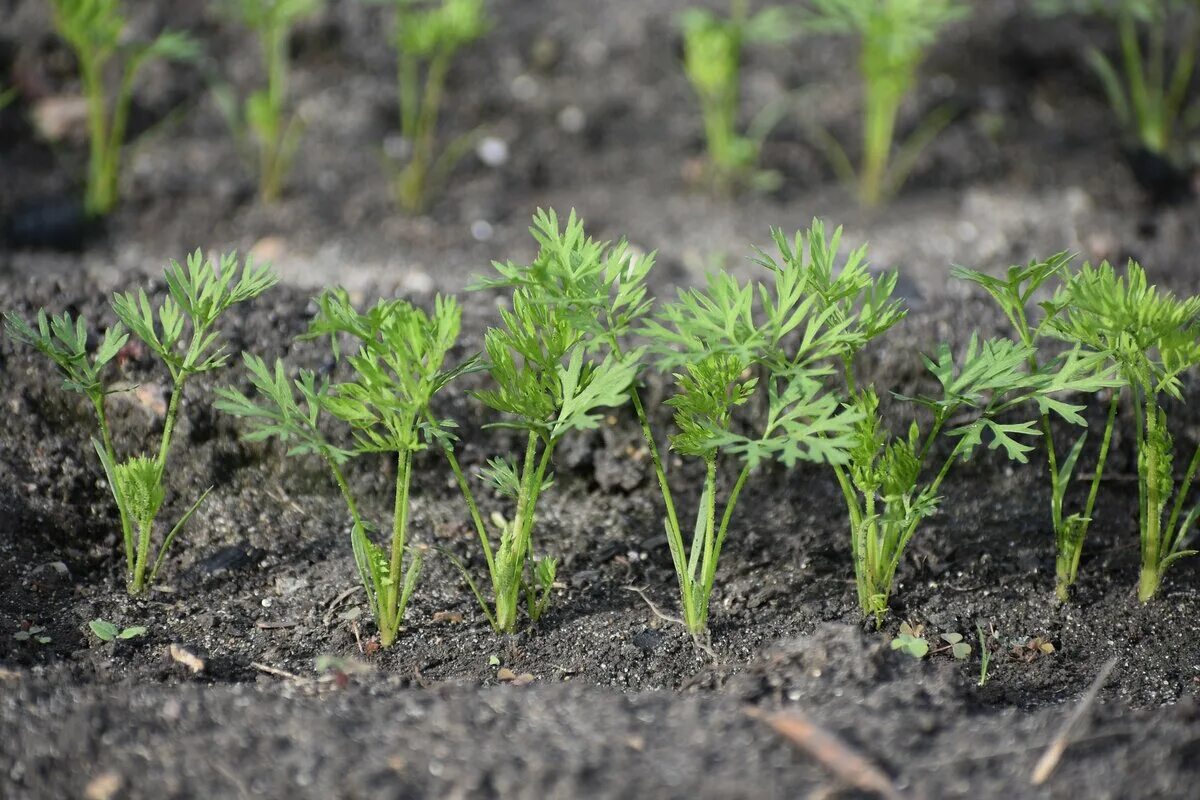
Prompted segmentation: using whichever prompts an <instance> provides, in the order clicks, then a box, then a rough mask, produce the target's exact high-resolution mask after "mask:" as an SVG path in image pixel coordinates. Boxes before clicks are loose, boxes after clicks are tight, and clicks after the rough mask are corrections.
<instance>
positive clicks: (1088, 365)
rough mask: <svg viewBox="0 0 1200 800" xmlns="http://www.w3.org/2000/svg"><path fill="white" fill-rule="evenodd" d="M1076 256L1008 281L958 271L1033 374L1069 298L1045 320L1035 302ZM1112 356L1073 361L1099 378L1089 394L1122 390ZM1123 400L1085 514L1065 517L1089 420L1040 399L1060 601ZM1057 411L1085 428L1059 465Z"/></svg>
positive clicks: (1034, 265) (1038, 264)
mask: <svg viewBox="0 0 1200 800" xmlns="http://www.w3.org/2000/svg"><path fill="white" fill-rule="evenodd" d="M1070 261H1071V257H1070V255H1068V254H1067V253H1059V254H1057V255H1055V256H1052V257H1051V258H1049V259H1047V260H1045V261H1032V262H1030V263H1029V264H1026V265H1025V266H1013V267H1009V269H1008V271H1007V273H1006V274H1005V276H1004V277H1003V278H997V277H993V276H991V275H987V274H985V273H982V272H976V271H974V270H968V269H962V268H958V269H955V270H954V273H953V274H954V276H955V277H957V278H960V279H962V280H966V281H970V282H972V283H975V284H977V285H979V286H981V287H982V288H983V289H984V290H985V291H986V292H987V293H988V294H989V295H991V297H992V299H994V300H995V301H996V304H997V305H998V306H999V307H1000V309H1001V310H1002V311H1003V312H1004V315H1005V316H1006V317H1007V318H1008V321H1009V323H1010V324H1011V325H1012V327H1013V330H1014V331H1015V332H1016V334H1017V338H1018V339H1019V340H1020V342H1021V343H1022V344H1023V345H1024V346H1025V347H1028V348H1030V352H1031V355H1030V358H1029V368H1030V369H1031V370H1033V371H1035V372H1036V371H1038V370H1041V369H1042V366H1043V364H1042V361H1043V356H1042V355H1041V353H1040V351H1039V347H1040V346H1041V344H1042V339H1043V337H1044V336H1045V335H1046V334H1047V329H1048V326H1050V325H1051V324H1052V322H1053V320H1054V318H1055V316H1057V315H1058V314H1059V312H1061V311H1062V310H1063V308H1064V305H1065V303H1064V299H1063V297H1062V295H1061V293H1060V295H1059V296H1058V297H1057V298H1056V299H1055V300H1050V301H1046V302H1042V303H1040V304H1039V306H1038V307H1039V309H1040V311H1041V314H1040V318H1037V319H1035V318H1034V317H1033V311H1032V309H1031V307H1030V306H1031V303H1032V302H1033V299H1034V298H1035V297H1036V296H1037V293H1038V292H1039V290H1041V289H1042V288H1043V286H1045V285H1047V284H1048V283H1049V282H1050V281H1051V280H1055V281H1056V282H1058V284H1059V285H1061V283H1062V282H1063V281H1065V280H1068V279H1069V276H1070ZM1070 341H1071V343H1072V344H1074V345H1076V346H1077V347H1080V348H1084V349H1083V350H1081V351H1080V352H1081V354H1082V353H1083V352H1086V348H1087V343H1085V342H1083V341H1081V340H1079V339H1078V338H1074V337H1071V338H1070ZM1108 361H1109V358H1108V356H1107V353H1104V352H1099V353H1091V354H1090V355H1088V356H1086V357H1085V358H1082V359H1079V360H1076V361H1075V362H1073V363H1074V364H1075V366H1077V367H1079V368H1080V369H1081V370H1082V371H1084V372H1086V371H1088V370H1090V371H1091V372H1092V374H1093V375H1094V377H1095V381H1094V383H1093V384H1092V385H1091V386H1090V387H1083V388H1084V390H1085V391H1092V392H1096V391H1100V390H1102V389H1104V388H1119V387H1120V385H1121V382H1120V381H1119V380H1117V379H1116V378H1115V376H1114V375H1112V372H1113V370H1112V369H1111V368H1110V367H1108V366H1107V363H1108ZM1119 400H1120V393H1119V392H1112V396H1111V397H1110V399H1109V404H1108V420H1107V422H1106V424H1105V426H1104V434H1103V438H1102V439H1101V443H1100V452H1099V455H1098V457H1097V462H1096V468H1095V470H1094V471H1093V473H1092V480H1091V487H1090V489H1089V491H1088V495H1087V500H1086V502H1085V503H1084V505H1083V510H1082V512H1081V513H1075V514H1071V515H1070V516H1064V509H1065V508H1066V494H1067V489H1068V487H1069V486H1070V484H1071V478H1072V476H1073V475H1074V472H1075V466H1076V464H1077V463H1078V461H1079V457H1080V455H1081V453H1082V452H1083V446H1084V442H1085V441H1086V439H1087V433H1088V432H1087V430H1086V425H1087V421H1086V420H1085V419H1083V417H1082V416H1080V415H1079V413H1078V412H1080V411H1083V410H1084V409H1083V408H1082V407H1073V406H1070V405H1068V404H1064V403H1063V402H1062V401H1061V400H1056V399H1054V398H1052V397H1046V396H1041V397H1039V398H1038V399H1037V402H1038V405H1039V410H1040V412H1041V420H1040V429H1041V434H1042V446H1043V447H1044V448H1045V451H1046V466H1047V469H1048V472H1049V478H1050V516H1051V523H1052V525H1053V527H1054V540H1055V587H1054V590H1055V593H1056V594H1057V596H1058V598H1059V599H1060V600H1063V601H1065V600H1066V599H1067V598H1068V592H1069V589H1070V587H1071V585H1072V584H1074V583H1075V579H1076V577H1077V576H1078V574H1079V559H1080V555H1081V554H1082V552H1083V541H1084V539H1085V538H1086V536H1087V531H1088V527H1089V526H1090V525H1091V523H1092V515H1093V511H1094V509H1095V506H1096V498H1097V495H1098V494H1099V491H1100V482H1101V480H1102V478H1103V475H1104V466H1105V463H1106V462H1107V460H1108V450H1109V446H1110V445H1111V443H1112V434H1113V428H1114V426H1115V424H1116V419H1117V406H1118V402H1119ZM1052 410H1055V411H1057V412H1059V413H1060V414H1064V415H1066V416H1067V417H1068V418H1070V419H1071V421H1072V422H1073V423H1074V424H1076V425H1080V426H1084V427H1085V430H1084V432H1083V434H1082V435H1080V437H1079V438H1078V439H1077V440H1076V441H1075V444H1074V445H1073V446H1072V447H1071V449H1070V450H1069V451H1068V452H1067V454H1066V456H1065V457H1064V458H1063V459H1062V460H1061V462H1060V461H1059V454H1058V452H1057V450H1056V448H1055V445H1054V436H1053V431H1052V426H1051V419H1050V417H1051V411H1052Z"/></svg>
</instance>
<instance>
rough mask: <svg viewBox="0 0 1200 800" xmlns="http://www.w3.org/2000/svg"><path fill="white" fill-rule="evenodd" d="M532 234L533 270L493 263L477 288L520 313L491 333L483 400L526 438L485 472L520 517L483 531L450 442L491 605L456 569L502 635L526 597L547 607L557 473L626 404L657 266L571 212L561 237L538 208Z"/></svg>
mask: <svg viewBox="0 0 1200 800" xmlns="http://www.w3.org/2000/svg"><path fill="white" fill-rule="evenodd" d="M531 233H532V234H533V236H534V238H535V239H536V240H537V241H538V243H539V244H540V248H539V250H538V254H537V257H536V258H535V259H534V261H533V262H532V263H531V264H514V263H512V262H509V263H504V264H501V263H496V264H494V265H493V266H494V267H495V270H496V272H497V273H498V275H499V277H497V278H491V279H484V280H481V281H479V282H478V283H476V284H475V285H474V287H473V288H477V289H483V288H504V289H508V290H510V291H511V301H512V306H511V308H510V309H503V310H501V312H500V314H501V318H502V321H503V322H502V324H501V325H500V326H498V327H494V328H491V329H489V330H488V331H487V334H486V336H485V340H484V343H485V351H486V352H485V355H484V358H485V361H486V363H487V372H488V374H489V376H490V378H491V384H492V387H491V388H488V389H484V390H481V391H478V392H475V393H474V397H475V398H476V399H478V400H479V401H480V402H481V403H483V405H485V406H487V407H488V408H490V409H492V410H493V411H496V412H499V413H501V414H503V415H504V419H503V420H502V421H500V422H496V423H492V424H491V425H490V426H489V427H497V428H509V429H513V430H517V431H521V432H523V433H524V434H525V437H526V445H525V454H524V456H523V458H522V459H521V460H520V461H517V460H515V459H510V458H496V459H493V460H492V461H491V462H490V465H489V466H488V467H487V468H486V469H484V470H483V471H482V472H481V473H480V475H481V477H482V478H484V479H485V480H486V481H487V483H488V484H489V485H490V486H491V487H492V488H493V489H494V490H495V491H496V492H498V493H499V494H500V495H501V496H503V497H504V498H506V499H508V500H509V501H511V502H512V503H513V506H514V508H515V513H514V515H513V516H512V518H511V519H509V518H506V517H504V516H503V515H501V514H498V513H497V514H493V515H491V522H492V525H491V528H490V529H489V527H488V526H487V525H485V523H484V521H483V518H482V516H481V515H480V512H479V506H478V503H477V502H476V500H475V497H474V495H473V493H472V491H471V488H470V485H469V483H468V481H467V479H466V476H465V475H464V474H463V471H462V469H461V467H460V466H459V464H458V460H457V457H456V456H455V453H454V449H453V446H452V442H450V441H449V440H443V445H444V452H445V455H446V458H447V460H448V461H449V464H450V467H451V469H452V470H453V472H454V475H455V478H456V479H457V481H458V485H459V488H460V490H461V491H462V494H463V497H464V499H465V500H466V503H467V507H468V509H469V510H470V514H471V519H472V522H473V523H474V525H475V529H476V532H477V533H478V535H479V541H480V546H481V548H482V550H483V555H484V559H485V560H486V563H487V569H488V575H489V578H490V582H491V588H492V600H491V602H490V603H489V602H488V601H487V599H486V598H485V597H484V595H483V593H482V592H481V591H480V590H479V588H478V586H477V585H476V583H475V581H474V580H473V579H472V578H471V575H470V572H469V571H468V570H467V569H466V567H465V565H463V564H462V563H461V562H459V561H458V560H457V559H455V563H456V565H457V566H459V568H460V570H461V571H462V573H463V575H464V577H465V578H466V580H467V583H468V585H469V586H470V588H471V591H472V592H473V593H474V595H475V597H476V599H477V600H478V601H479V605H480V607H481V608H482V610H483V613H484V615H485V616H486V617H487V619H488V622H489V623H491V625H492V627H493V628H494V629H495V630H497V631H503V632H512V631H514V630H516V627H517V622H518V614H519V610H520V602H521V599H522V598H524V601H525V611H526V614H527V615H528V617H529V619H530V620H531V621H533V622H536V621H537V620H538V619H539V618H540V617H541V616H542V614H543V613H544V612H545V610H546V608H547V606H548V604H549V600H550V591H551V589H552V588H553V585H554V579H555V576H556V572H557V562H556V561H555V559H553V558H551V557H548V556H542V557H540V558H539V557H536V556H535V554H534V545H533V532H534V523H535V519H536V513H537V504H538V501H539V499H540V498H541V495H542V493H543V491H544V490H545V489H546V488H548V487H549V485H550V483H551V480H552V478H551V475H550V472H549V469H550V465H551V463H552V459H553V455H554V450H555V448H556V447H557V446H558V444H559V442H561V441H562V439H563V437H565V436H566V435H568V434H569V433H571V432H572V431H582V430H589V429H594V428H596V427H598V426H599V424H600V419H601V413H600V409H604V408H618V407H620V406H623V405H624V404H625V403H626V402H628V401H629V397H630V387H631V385H632V384H633V382H634V380H635V378H636V376H637V372H638V368H639V365H640V359H641V351H638V350H634V351H624V350H622V349H621V347H620V340H621V338H622V337H623V335H624V333H625V332H626V331H627V329H628V326H629V324H630V322H631V320H632V319H634V318H636V317H637V316H639V315H640V314H641V313H643V311H644V306H645V302H646V301H645V298H644V289H643V288H641V286H640V280H641V277H642V276H644V272H645V270H647V269H649V265H650V263H652V262H651V261H650V260H648V259H640V260H639V259H633V260H629V259H627V257H626V254H627V249H626V247H625V246H624V245H620V246H618V247H617V248H616V249H615V250H612V251H610V250H609V248H608V246H607V245H606V244H603V243H600V242H596V241H594V240H592V239H590V238H588V237H587V236H586V235H585V233H584V230H583V223H582V222H581V221H579V220H578V219H577V218H576V217H575V215H574V214H572V215H571V217H570V219H569V220H568V222H567V225H566V228H565V229H561V230H560V228H559V222H558V218H557V216H556V215H555V214H554V213H553V212H549V213H546V212H538V215H537V217H535V219H534V227H533V228H532V229H531ZM623 276H629V282H628V283H626V284H622V283H621V279H622V277H623ZM493 537H495V538H496V539H497V540H498V541H497V543H495V544H493V541H492V539H493Z"/></svg>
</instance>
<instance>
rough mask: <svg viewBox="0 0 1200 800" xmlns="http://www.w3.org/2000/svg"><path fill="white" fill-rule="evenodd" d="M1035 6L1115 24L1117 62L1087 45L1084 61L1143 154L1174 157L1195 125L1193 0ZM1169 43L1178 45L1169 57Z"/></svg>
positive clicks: (1058, 1) (1199, 117)
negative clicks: (1193, 97)
mask: <svg viewBox="0 0 1200 800" xmlns="http://www.w3.org/2000/svg"><path fill="white" fill-rule="evenodd" d="M1037 7H1038V8H1039V10H1041V11H1042V12H1044V13H1047V14H1066V13H1079V14H1093V15H1098V16H1101V17H1104V18H1106V19H1107V20H1108V21H1110V22H1111V23H1112V24H1113V25H1114V26H1115V27H1116V31H1117V36H1118V39H1119V41H1120V65H1119V66H1118V65H1117V64H1116V63H1114V62H1113V60H1112V59H1110V58H1109V57H1108V56H1107V55H1105V54H1104V53H1103V52H1102V51H1101V50H1100V49H1099V48H1097V47H1092V48H1089V50H1088V52H1087V58H1088V62H1089V63H1090V64H1091V67H1092V69H1093V70H1094V71H1095V73H1096V76H1097V78H1099V80H1100V84H1101V86H1102V87H1103V89H1104V93H1105V95H1106V96H1107V98H1108V102H1109V105H1111V106H1112V110H1113V113H1114V114H1115V115H1116V117H1117V120H1118V122H1120V124H1121V125H1122V126H1123V127H1124V128H1125V129H1126V130H1127V131H1128V132H1129V133H1131V134H1133V135H1134V136H1135V137H1136V138H1137V141H1138V143H1139V144H1140V145H1141V146H1142V147H1144V148H1145V149H1146V150H1147V151H1148V152H1150V153H1154V154H1155V155H1159V156H1164V157H1166V158H1168V159H1171V160H1177V159H1178V157H1179V156H1180V153H1179V152H1178V151H1179V150H1180V149H1181V147H1183V146H1186V144H1187V140H1188V136H1189V135H1190V134H1191V133H1193V132H1194V131H1196V130H1197V129H1198V128H1200V107H1197V106H1196V105H1194V104H1193V103H1194V100H1190V99H1189V97H1188V92H1189V89H1190V88H1191V84H1192V78H1193V76H1194V74H1195V71H1196V57H1197V54H1198V51H1200V15H1198V14H1197V7H1196V4H1195V3H1194V2H1192V0H1038V2H1037ZM1143 42H1144V43H1145V47H1146V49H1143ZM1172 43H1174V44H1176V45H1177V51H1176V52H1175V53H1174V54H1173V56H1172V54H1171V53H1170V49H1171V45H1172ZM1172 57H1173V59H1174V62H1173V63H1172V62H1171V59H1172Z"/></svg>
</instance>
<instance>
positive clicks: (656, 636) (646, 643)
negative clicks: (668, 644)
mask: <svg viewBox="0 0 1200 800" xmlns="http://www.w3.org/2000/svg"><path fill="white" fill-rule="evenodd" d="M630 641H631V642H632V643H633V646H634V647H636V648H637V649H639V650H641V651H642V652H643V653H650V652H653V651H654V650H655V649H657V647H658V646H659V645H660V644H662V634H661V633H659V632H658V631H656V630H653V629H651V628H646V629H645V630H643V631H642V632H641V633H638V634H635V635H634V637H633V638H632V639H631V640H630Z"/></svg>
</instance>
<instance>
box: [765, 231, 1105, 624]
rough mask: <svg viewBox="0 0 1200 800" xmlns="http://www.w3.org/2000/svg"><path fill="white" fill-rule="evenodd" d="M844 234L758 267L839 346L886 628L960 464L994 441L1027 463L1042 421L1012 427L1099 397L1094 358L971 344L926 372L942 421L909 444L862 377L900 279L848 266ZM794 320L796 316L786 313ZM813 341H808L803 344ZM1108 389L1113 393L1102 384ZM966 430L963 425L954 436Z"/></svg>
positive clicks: (892, 319) (778, 354) (789, 246)
mask: <svg viewBox="0 0 1200 800" xmlns="http://www.w3.org/2000/svg"><path fill="white" fill-rule="evenodd" d="M840 240H841V231H840V230H838V231H836V232H835V233H834V234H833V236H832V238H827V237H826V235H825V231H824V227H823V226H822V225H821V224H820V223H819V222H814V223H813V226H812V228H811V229H810V230H809V231H808V233H807V234H806V235H803V236H801V235H797V237H796V239H795V241H794V242H790V243H789V242H788V241H787V239H786V238H784V237H783V235H782V234H781V233H780V232H779V231H776V232H775V242H776V245H777V247H778V248H779V252H780V260H779V261H778V262H777V261H776V260H775V259H774V258H772V257H770V256H767V255H766V254H765V253H762V254H760V255H761V257H760V259H759V263H760V264H761V265H762V266H764V267H766V268H767V269H769V270H771V271H772V272H773V273H774V274H775V276H776V281H777V282H779V283H780V284H781V285H782V286H783V287H785V288H786V291H781V292H780V294H781V295H785V296H788V297H791V298H794V299H793V300H792V303H793V304H805V305H809V306H811V309H812V310H811V312H810V313H812V314H814V315H815V317H814V318H815V319H818V320H821V324H822V325H824V326H825V329H826V330H827V331H828V335H829V336H830V337H831V338H830V342H831V346H830V348H829V349H828V350H827V351H826V352H824V353H823V354H822V359H824V360H825V361H827V362H828V364H827V368H826V370H825V374H827V375H829V376H830V379H831V380H832V381H834V382H835V383H836V382H837V377H836V376H837V375H838V373H840V387H839V389H840V392H841V393H842V394H841V395H840V400H841V402H842V403H843V404H844V405H845V407H846V408H847V409H848V410H849V411H852V412H853V413H854V414H855V416H856V420H857V421H856V423H855V426H854V430H853V432H852V435H851V436H850V437H849V443H848V446H847V457H846V459H845V460H844V461H841V462H836V461H831V462H830V463H831V464H832V467H833V471H834V474H835V476H836V478H837V481H838V485H839V487H840V488H841V490H842V494H843V497H844V499H845V501H846V507H847V510H848V512H849V517H850V534H851V537H850V538H851V551H852V554H853V559H854V572H855V584H856V587H857V591H858V601H859V606H860V608H861V609H862V612H863V613H864V614H866V615H874V616H875V618H876V621H877V623H882V620H883V617H884V615H885V614H886V613H887V609H888V601H889V599H890V597H891V593H892V589H893V586H894V584H895V577H896V571H897V569H898V568H899V566H900V561H901V558H902V557H903V555H904V551H905V549H906V548H907V546H908V543H909V542H910V541H911V540H912V537H913V536H914V535H915V534H916V532H917V530H918V528H919V527H920V524H921V521H922V520H924V519H925V518H927V517H929V516H931V515H932V514H933V513H934V512H935V511H936V509H937V505H938V502H939V494H938V493H939V492H940V490H941V486H942V483H943V482H944V481H945V479H946V477H947V476H948V474H949V472H950V470H951V468H952V467H953V465H954V464H955V463H956V462H957V461H959V460H961V459H964V458H966V457H968V456H969V455H970V454H971V453H972V452H973V451H974V450H975V448H976V447H978V446H979V445H981V444H982V443H983V442H984V438H985V437H986V438H987V439H989V440H990V441H989V447H990V448H991V449H997V448H1000V449H1003V450H1004V452H1005V454H1006V455H1007V456H1008V457H1009V458H1011V459H1014V460H1017V461H1021V462H1024V461H1025V460H1027V455H1026V454H1027V453H1028V452H1029V451H1030V450H1031V449H1032V447H1031V446H1030V445H1028V444H1026V443H1025V442H1024V441H1022V438H1023V437H1031V436H1037V435H1039V431H1038V430H1037V429H1036V428H1034V427H1033V423H1032V422H1013V421H1001V420H1000V419H999V418H1000V417H1001V415H1005V414H1008V413H1009V412H1015V411H1016V410H1017V409H1019V408H1021V407H1022V406H1024V405H1025V404H1027V403H1031V402H1035V401H1037V402H1045V403H1047V404H1048V407H1049V408H1050V409H1051V410H1052V411H1054V412H1057V413H1058V414H1060V415H1064V416H1065V417H1066V418H1068V419H1069V420H1070V421H1076V422H1078V421H1079V417H1078V413H1077V411H1078V409H1075V408H1074V407H1070V406H1067V405H1066V404H1063V403H1060V402H1059V401H1057V400H1053V396H1054V395H1056V394H1058V393H1061V392H1069V391H1095V390H1096V388H1098V387H1097V383H1096V378H1095V375H1094V374H1093V372H1094V368H1095V362H1094V360H1088V359H1087V358H1086V357H1085V356H1084V355H1082V354H1080V353H1078V352H1073V353H1070V354H1068V355H1065V356H1063V357H1061V358H1059V359H1056V360H1054V361H1052V362H1050V363H1048V364H1046V365H1044V366H1043V367H1042V368H1041V369H1038V370H1031V369H1030V366H1029V365H1030V358H1031V356H1032V354H1033V351H1032V348H1030V347H1028V346H1026V345H1024V344H1021V343H1019V342H1013V341H1009V340H1007V339H989V340H980V339H979V338H978V337H977V336H972V337H971V340H970V342H969V343H968V344H967V346H966V348H965V350H964V351H963V353H962V354H961V356H960V357H959V358H957V359H956V358H955V357H954V355H953V353H952V351H951V348H950V347H949V346H948V345H941V346H940V347H939V348H938V351H937V357H936V360H935V359H929V358H926V359H925V363H926V366H927V367H928V368H929V369H930V371H931V372H932V373H933V376H934V377H935V378H936V379H937V381H938V383H939V384H940V385H941V393H940V396H936V397H924V396H922V397H916V398H900V399H911V400H912V401H913V402H914V403H915V404H916V405H918V406H920V407H923V408H924V409H925V410H926V413H928V414H929V415H930V416H931V417H932V420H931V421H930V422H928V423H927V424H926V425H925V427H924V428H922V426H921V425H920V424H919V423H917V422H915V421H914V422H913V423H912V424H911V425H910V426H909V429H908V431H907V433H906V435H904V436H900V437H896V436H893V435H892V434H891V433H890V432H889V431H888V428H887V425H886V422H885V420H884V419H883V416H882V414H881V412H880V402H879V397H878V395H877V394H876V392H875V390H874V388H873V387H871V386H864V385H863V384H862V382H861V381H860V380H859V377H858V375H857V363H856V362H857V360H858V356H859V354H860V353H861V351H862V350H863V349H864V348H865V347H866V346H867V345H869V344H870V343H871V342H872V341H873V340H875V339H876V338H878V337H879V336H881V335H883V334H884V333H886V332H887V331H888V330H890V329H891V328H892V327H893V326H895V325H896V324H897V323H898V322H900V320H901V319H903V317H904V311H903V308H902V307H901V305H900V303H899V301H897V300H894V299H892V294H893V292H894V291H895V286H896V280H897V277H896V275H895V274H894V273H891V274H887V273H883V274H879V275H873V274H872V273H871V271H870V269H869V267H868V264H867V261H866V248H865V247H862V248H859V249H857V250H854V251H853V252H851V253H850V255H849V256H848V257H847V258H846V260H845V263H844V264H843V265H842V266H841V269H840V270H838V269H837V264H836V262H837V261H838V249H839V245H840ZM783 318H785V319H788V318H789V317H786V316H784V317H783ZM807 340H808V337H805V338H803V339H801V340H800V344H801V345H803V344H804V342H806V341H807ZM793 347H796V345H794V344H789V342H788V340H787V339H785V338H780V339H779V340H778V343H777V344H775V345H774V346H773V350H774V354H773V355H772V358H773V359H775V360H776V362H783V361H785V360H786V359H789V358H794V356H792V355H791V354H790V351H789V348H793ZM1101 385H1102V384H1101ZM952 421H959V422H960V423H961V424H959V425H958V426H957V427H953V428H950V427H948V426H949V425H950V424H952ZM943 435H945V436H947V437H949V438H952V439H955V440H956V441H955V444H954V446H953V448H952V449H951V452H950V453H949V455H948V456H947V457H946V459H945V460H944V461H943V462H942V464H941V466H940V468H938V469H937V471H936V472H934V473H933V474H932V476H928V475H927V470H926V466H927V464H928V462H929V460H930V458H931V457H932V456H933V454H934V452H935V445H936V444H937V442H938V441H939V438H940V437H941V436H943Z"/></svg>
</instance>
